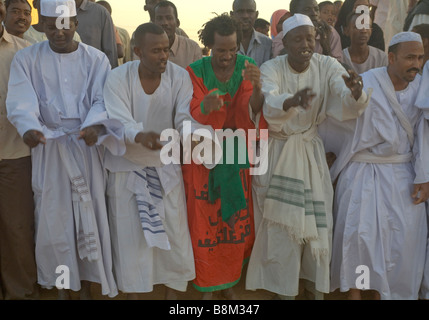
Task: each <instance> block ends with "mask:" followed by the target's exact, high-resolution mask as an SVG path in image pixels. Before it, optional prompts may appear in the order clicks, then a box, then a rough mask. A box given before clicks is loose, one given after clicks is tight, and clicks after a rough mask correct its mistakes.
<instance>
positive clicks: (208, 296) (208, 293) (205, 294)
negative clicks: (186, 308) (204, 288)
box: [201, 292, 213, 300]
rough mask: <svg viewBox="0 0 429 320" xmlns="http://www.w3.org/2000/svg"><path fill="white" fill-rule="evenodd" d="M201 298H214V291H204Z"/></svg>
mask: <svg viewBox="0 0 429 320" xmlns="http://www.w3.org/2000/svg"><path fill="white" fill-rule="evenodd" d="M201 300H213V292H204V293H203V296H202V297H201Z"/></svg>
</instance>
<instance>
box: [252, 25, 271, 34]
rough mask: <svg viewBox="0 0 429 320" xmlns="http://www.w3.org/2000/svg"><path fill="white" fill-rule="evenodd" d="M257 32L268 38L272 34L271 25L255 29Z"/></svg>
mask: <svg viewBox="0 0 429 320" xmlns="http://www.w3.org/2000/svg"><path fill="white" fill-rule="evenodd" d="M255 30H256V31H258V32H260V33H262V34H265V35H266V36H267V37H268V36H269V33H270V25H269V24H265V25H264V26H263V27H259V28H255Z"/></svg>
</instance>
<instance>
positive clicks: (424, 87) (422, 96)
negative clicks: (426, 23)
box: [416, 63, 429, 300]
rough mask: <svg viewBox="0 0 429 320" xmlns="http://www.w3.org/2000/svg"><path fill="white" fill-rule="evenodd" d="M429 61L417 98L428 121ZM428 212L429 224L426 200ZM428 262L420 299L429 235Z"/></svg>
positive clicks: (424, 295)
mask: <svg viewBox="0 0 429 320" xmlns="http://www.w3.org/2000/svg"><path fill="white" fill-rule="evenodd" d="M428 92H429V63H426V64H425V66H424V70H423V75H422V79H421V83H420V89H419V93H418V95H417V99H416V107H417V108H419V109H421V110H422V111H423V115H424V117H425V119H426V121H429V99H428ZM426 212H427V217H428V225H429V204H428V203H427V202H426ZM428 236H429V235H428ZM426 246H427V248H426V262H425V269H424V273H423V281H422V284H421V287H420V293H419V298H420V299H425V300H427V299H429V237H428V241H427V244H426Z"/></svg>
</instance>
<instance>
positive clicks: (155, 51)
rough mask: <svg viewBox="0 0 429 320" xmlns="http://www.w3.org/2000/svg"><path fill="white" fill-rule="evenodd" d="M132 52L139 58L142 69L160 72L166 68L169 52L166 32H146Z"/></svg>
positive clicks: (155, 72)
mask: <svg viewBox="0 0 429 320" xmlns="http://www.w3.org/2000/svg"><path fill="white" fill-rule="evenodd" d="M134 53H135V54H136V55H137V56H138V57H139V58H140V65H141V67H143V69H145V70H147V71H149V72H151V73H154V74H161V73H164V72H165V69H166V68H167V61H168V55H169V53H170V42H169V40H168V36H167V34H166V33H163V34H153V33H146V34H145V35H144V38H143V39H142V40H141V41H140V43H139V44H138V46H136V47H135V48H134Z"/></svg>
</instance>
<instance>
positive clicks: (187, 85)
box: [104, 61, 195, 292]
mask: <svg viewBox="0 0 429 320" xmlns="http://www.w3.org/2000/svg"><path fill="white" fill-rule="evenodd" d="M139 64H140V61H132V62H130V63H127V64H125V65H122V66H120V67H119V68H117V69H115V70H113V71H112V72H111V74H110V75H109V77H108V79H107V81H106V86H105V89H104V97H105V101H106V109H107V112H108V114H109V117H110V118H114V119H119V120H120V121H121V122H122V123H123V124H124V125H125V130H126V140H127V152H126V154H125V156H124V157H113V156H110V155H109V156H108V157H107V158H106V168H107V169H108V170H109V171H110V173H109V183H108V189H107V197H108V206H109V219H110V226H111V235H112V243H113V257H114V269H115V275H116V279H117V282H118V288H119V290H121V291H123V292H151V291H152V290H153V286H154V285H156V284H165V285H166V286H168V287H170V288H173V289H175V290H179V291H186V288H187V283H188V281H190V280H192V279H194V278H195V267H194V257H193V251H192V244H191V239H190V235H189V229H188V222H187V211H186V199H185V190H184V183H183V178H182V172H181V168H180V165H179V164H176V165H175V164H170V165H165V166H164V165H162V163H161V161H160V152H159V151H152V150H149V149H146V148H144V147H143V146H141V145H138V144H136V143H135V142H134V139H135V136H136V134H137V133H138V132H149V131H153V132H156V133H158V134H161V132H162V131H163V130H164V129H171V128H176V129H177V130H178V131H179V132H180V133H181V131H182V129H181V127H182V121H184V120H190V119H191V117H190V115H189V111H188V110H189V103H190V100H191V98H192V92H193V91H192V84H191V80H190V78H189V75H188V74H187V72H186V70H185V69H183V68H181V67H179V66H177V65H175V64H173V63H171V62H168V63H167V69H166V71H165V72H164V73H163V74H162V75H161V83H160V85H159V87H158V88H157V89H156V91H155V92H154V93H152V94H146V93H145V92H144V90H143V88H142V85H141V82H140V78H139V72H138V68H139ZM145 167H156V171H157V173H158V175H159V178H160V181H161V186H162V196H163V199H162V201H163V204H164V215H163V216H161V220H162V223H163V226H164V229H165V231H166V233H167V236H168V241H169V244H170V250H162V249H160V248H158V247H151V246H150V245H149V244H148V243H147V241H146V238H145V236H144V232H143V229H142V224H141V222H140V217H139V214H138V209H137V203H136V194H137V191H136V190H134V189H135V188H133V187H132V186H133V184H132V183H130V179H133V178H134V173H133V171H138V170H141V168H145Z"/></svg>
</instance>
